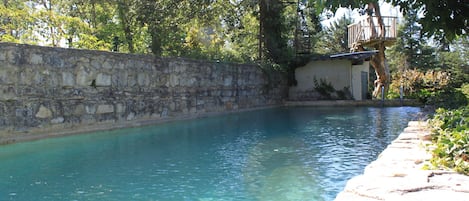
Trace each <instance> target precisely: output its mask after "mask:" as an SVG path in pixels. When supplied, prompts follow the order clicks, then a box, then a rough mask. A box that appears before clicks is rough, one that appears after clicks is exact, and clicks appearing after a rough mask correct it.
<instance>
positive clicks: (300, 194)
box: [0, 107, 420, 201]
mask: <svg viewBox="0 0 469 201" xmlns="http://www.w3.org/2000/svg"><path fill="white" fill-rule="evenodd" d="M419 111H420V109H419V108H414V107H389V108H373V107H356V108H352V107H319V108H317V107H281V108H274V109H265V110H257V111H250V112H242V113H236V114H229V115H223V116H214V117H208V118H202V119H195V120H185V121H178V122H173V123H166V124H161V125H156V126H148V127H141V128H130V129H120V130H113V131H106V132H99V133H91V134H82V135H75V136H69V137H61V138H52V139H44V140H39V141H33V142H24V143H18V144H11V145H5V146H0V200H25V201H26V200H28V201H29V200H100V201H104V200H106V201H107V200H119V201H120V200H175V201H178V200H181V201H215V200H217V201H218V200H220V201H224V200H233V201H238V200H240V201H255V200H256V201H257V200H259V201H264V200H279V201H280V200H281V201H284V200H301V201H304V200H325V201H329V200H333V199H334V198H335V196H336V195H337V193H339V192H340V191H341V190H342V189H343V188H344V186H345V183H346V181H347V180H348V179H350V178H351V177H353V176H355V175H358V174H361V173H362V172H363V169H364V167H365V166H366V165H367V164H368V163H370V162H371V161H373V160H375V159H376V157H377V155H378V154H379V153H380V152H381V151H382V150H383V149H384V148H385V147H386V146H387V145H388V144H389V143H390V142H391V141H392V140H393V139H395V138H396V137H397V135H398V134H399V133H400V132H401V131H402V130H403V129H404V128H405V126H406V125H407V122H408V121H409V120H412V119H415V118H416V114H417V113H419Z"/></svg>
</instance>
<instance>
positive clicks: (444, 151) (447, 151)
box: [430, 105, 469, 175]
mask: <svg viewBox="0 0 469 201" xmlns="http://www.w3.org/2000/svg"><path fill="white" fill-rule="evenodd" d="M430 124H431V125H432V126H433V131H432V132H433V133H432V134H433V141H434V143H435V145H436V146H435V149H433V150H432V154H433V158H432V159H431V161H430V162H431V163H432V165H433V166H434V167H437V168H443V167H445V168H450V169H454V170H455V171H457V172H460V173H462V174H465V175H469V105H466V106H465V107H461V108H460V109H455V110H445V109H438V110H437V111H436V114H435V116H434V118H433V119H432V120H431V121H430Z"/></svg>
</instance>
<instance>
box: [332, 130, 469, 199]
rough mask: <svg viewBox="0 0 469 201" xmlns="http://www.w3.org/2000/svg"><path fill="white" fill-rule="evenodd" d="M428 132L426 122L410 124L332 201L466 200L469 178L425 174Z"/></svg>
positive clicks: (448, 173) (443, 172)
mask: <svg viewBox="0 0 469 201" xmlns="http://www.w3.org/2000/svg"><path fill="white" fill-rule="evenodd" d="M429 136H430V131H429V129H428V127H427V124H426V122H422V121H412V122H409V124H408V127H407V128H405V129H404V131H403V132H402V133H401V134H400V135H399V136H398V137H397V139H395V140H394V141H393V142H392V143H391V144H390V145H389V146H388V147H387V148H386V149H385V150H384V151H383V152H382V153H381V154H380V155H379V156H378V159H377V160H375V161H373V162H371V163H370V164H369V165H368V166H367V167H366V168H365V171H364V173H363V174H362V175H359V176H356V177H354V178H352V179H350V180H349V181H348V182H347V185H346V187H345V188H344V190H343V191H342V192H341V193H339V194H338V195H337V197H336V199H335V201H350V200H353V201H377V200H393V201H394V200H395V201H420V200H425V201H441V200H446V199H449V200H451V201H467V200H469V176H464V175H462V174H457V173H455V172H453V171H448V170H424V169H423V166H424V165H425V164H428V161H429V160H430V158H431V154H430V153H429V152H428V151H427V150H426V145H428V144H431V142H430V141H428V139H429Z"/></svg>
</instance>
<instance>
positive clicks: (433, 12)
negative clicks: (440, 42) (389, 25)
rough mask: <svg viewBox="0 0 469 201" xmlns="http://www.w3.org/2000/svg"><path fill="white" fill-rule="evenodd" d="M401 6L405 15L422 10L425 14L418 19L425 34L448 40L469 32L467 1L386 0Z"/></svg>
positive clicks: (468, 6) (468, 7)
mask: <svg viewBox="0 0 469 201" xmlns="http://www.w3.org/2000/svg"><path fill="white" fill-rule="evenodd" d="M386 1H387V2H391V3H392V4H393V5H396V6H399V7H400V9H401V11H403V13H404V15H407V14H408V13H410V12H414V11H420V10H421V12H422V14H423V15H424V17H423V18H420V19H419V20H418V23H419V24H421V25H422V28H423V29H422V31H423V33H424V34H428V35H435V36H438V37H440V38H446V39H448V40H450V41H451V40H453V39H455V38H456V37H457V36H458V35H465V34H467V33H469V26H468V20H467V13H469V5H468V4H467V1H455V0H438V1H435V0H386Z"/></svg>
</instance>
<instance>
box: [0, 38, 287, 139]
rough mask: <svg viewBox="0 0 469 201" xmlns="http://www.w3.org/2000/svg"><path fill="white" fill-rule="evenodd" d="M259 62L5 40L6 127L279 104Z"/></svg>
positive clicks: (0, 109) (276, 86) (2, 97)
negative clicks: (114, 51)
mask: <svg viewBox="0 0 469 201" xmlns="http://www.w3.org/2000/svg"><path fill="white" fill-rule="evenodd" d="M287 94H288V87H287V83H286V80H285V78H284V77H283V76H282V75H280V74H278V73H269V74H266V73H265V72H263V71H262V70H261V69H260V68H259V67H258V66H256V65H244V64H232V63H217V62H210V61H199V60H191V59H182V58H159V57H154V56H150V55H131V54H121V53H112V52H102V51H89V50H77V49H62V48H52V47H40V46H30V45H20V44H12V43H0V132H12V131H13V132H16V131H28V130H31V129H33V128H42V127H50V126H56V127H57V125H60V127H63V128H71V127H73V125H77V124H80V125H82V124H96V123H100V122H116V123H118V122H124V121H131V120H139V119H148V118H150V119H155V118H168V117H178V116H191V115H198V114H203V113H208V112H223V111H227V110H237V109H245V108H254V107H259V106H268V105H278V104H281V103H282V101H283V99H284V98H286V96H287Z"/></svg>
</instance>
